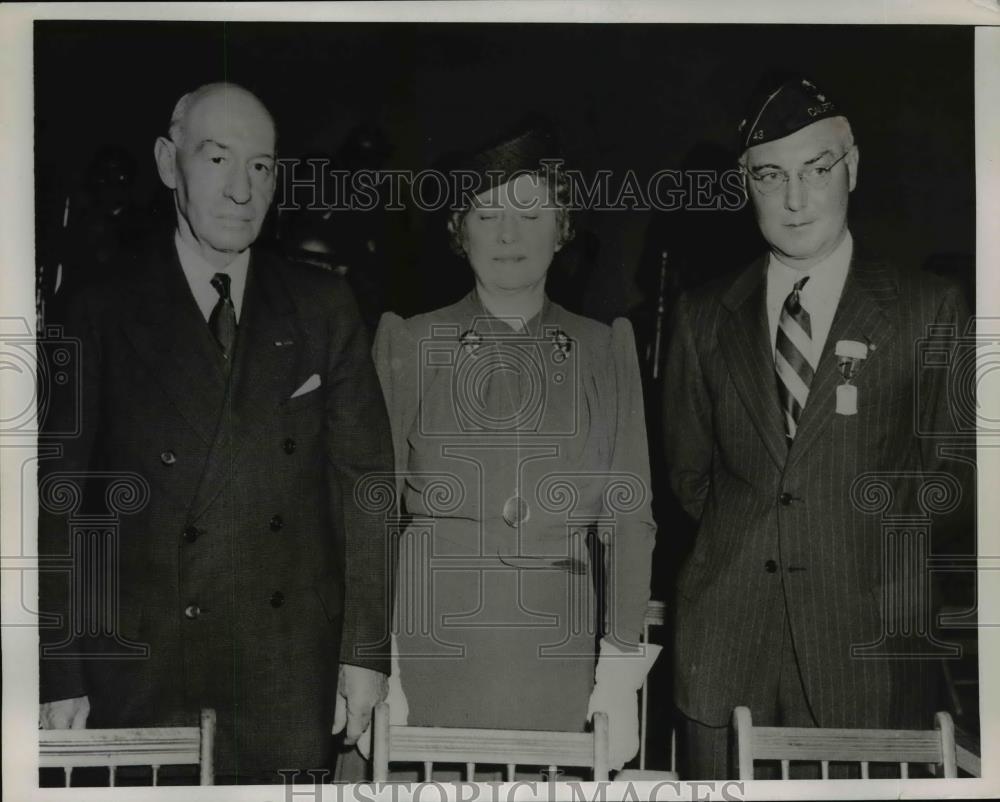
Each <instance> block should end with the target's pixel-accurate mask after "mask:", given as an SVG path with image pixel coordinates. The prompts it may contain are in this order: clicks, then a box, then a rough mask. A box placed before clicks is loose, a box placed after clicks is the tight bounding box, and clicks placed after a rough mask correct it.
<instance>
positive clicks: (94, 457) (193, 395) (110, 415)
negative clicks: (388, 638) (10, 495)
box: [39, 84, 392, 782]
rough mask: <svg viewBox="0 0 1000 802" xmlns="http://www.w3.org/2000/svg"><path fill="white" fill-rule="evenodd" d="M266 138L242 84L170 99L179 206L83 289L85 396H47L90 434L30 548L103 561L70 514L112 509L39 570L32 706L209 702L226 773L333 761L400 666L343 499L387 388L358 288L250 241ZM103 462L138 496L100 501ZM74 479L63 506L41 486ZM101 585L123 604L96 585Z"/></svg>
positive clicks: (265, 178) (270, 184)
mask: <svg viewBox="0 0 1000 802" xmlns="http://www.w3.org/2000/svg"><path fill="white" fill-rule="evenodd" d="M275 142H276V131H275V125H274V122H273V120H272V118H271V115H270V114H269V113H268V111H267V109H266V108H265V107H264V105H263V104H262V103H261V102H260V101H259V100H258V99H257V98H256V97H255V96H254V95H252V94H251V93H250V92H248V91H246V90H245V89H242V88H240V87H238V86H235V85H232V84H210V85H207V86H203V87H201V88H199V89H197V90H195V91H194V92H191V93H189V94H187V95H185V96H184V97H183V98H181V100H180V101H179V102H178V103H177V106H176V108H175V110H174V114H173V116H172V118H171V122H170V128H169V135H168V136H165V137H160V138H159V139H157V141H156V146H155V157H156V166H157V169H158V171H159V175H160V179H161V180H162V181H163V183H164V184H165V185H166V186H167V187H168V188H169V189H170V190H171V192H172V193H173V198H174V206H175V210H176V226H175V228H174V230H173V232H172V235H171V236H170V237H169V238H167V239H166V241H164V242H161V243H158V246H157V247H155V248H153V249H151V250H150V252H149V253H148V254H147V255H146V257H145V258H144V259H142V260H139V261H136V262H135V263H133V264H130V265H129V266H128V268H127V269H126V270H124V271H122V273H121V275H119V276H117V277H116V278H115V279H114V280H113V281H111V282H109V283H108V284H106V285H104V286H99V287H95V288H93V289H91V290H88V291H87V292H85V293H83V294H82V295H81V296H80V297H79V298H78V299H77V302H76V303H75V304H74V305H73V309H72V313H71V314H70V316H69V321H68V323H67V334H68V335H69V336H72V337H77V338H79V340H80V344H81V362H82V366H83V367H82V378H81V385H80V396H79V402H82V403H80V404H79V406H77V403H78V401H77V399H76V398H74V397H71V396H73V393H66V394H64V397H57V398H56V399H55V401H54V408H53V410H52V413H51V415H50V418H49V423H50V428H51V431H63V430H65V426H66V424H65V422H66V421H69V420H73V419H79V420H80V429H81V432H80V435H79V436H78V437H75V438H72V439H70V440H68V441H66V442H65V443H64V444H63V449H62V454H61V456H60V457H59V458H58V459H54V460H49V461H45V462H43V465H42V468H41V470H40V482H41V484H40V508H41V509H40V521H39V539H40V554H42V555H43V559H45V558H47V557H56V558H58V557H59V556H60V555H63V557H64V558H65V555H71V558H72V559H73V560H74V561H75V564H76V565H87V564H93V563H94V559H95V555H96V551H93V550H92V551H91V552H87V553H85V554H81V553H80V547H79V545H77V547H76V551H74V543H77V544H79V543H80V541H79V539H77V540H74V538H73V536H72V534H71V532H72V530H73V526H74V525H73V521H75V520H78V519H79V516H80V515H82V514H84V513H87V514H90V513H97V514H106V513H108V512H111V513H119V517H118V521H117V530H116V531H110V529H111V527H110V526H109V534H108V540H107V541H106V544H107V546H108V548H107V549H106V550H105V551H103V552H101V554H102V555H104V556H105V557H107V555H112V556H111V557H108V558H107V559H106V560H105V561H104V562H103V563H102V567H101V570H100V571H99V572H98V574H97V575H96V576H95V574H94V572H92V571H83V570H78V571H70V572H68V573H67V572H43V576H42V581H41V602H42V605H41V609H42V610H43V611H45V612H53V613H56V614H58V615H59V616H60V620H61V622H62V625H63V626H61V627H53V628H52V629H45V628H43V630H42V633H41V636H42V658H41V701H42V705H41V723H42V726H44V727H53V728H61V727H81V726H88V727H132V726H149V725H181V724H193V723H196V722H197V719H198V711H199V709H201V708H206V707H210V708H214V709H215V711H216V713H217V716H218V732H217V740H216V761H215V762H216V772H217V774H219V775H221V776H223V777H226V778H231V779H232V780H233V781H236V782H270V781H280V775H279V773H280V772H282V771H283V770H302V769H322V768H324V767H326V766H328V765H330V762H331V754H330V748H331V741H332V739H331V737H330V736H331V729H334V730H338V731H339V730H340V729H343V728H344V727H345V725H346V742H347V743H353V742H354V741H355V740H356V739H357V737H358V736H359V735H360V734H361V732H362V731H363V730H364V729H365V728H366V727H367V725H368V721H369V719H370V716H371V710H372V707H373V705H374V704H375V703H376V701H378V700H379V699H380V698H383V697H384V689H385V674H386V673H388V668H389V666H388V659H387V657H386V658H383V657H381V656H379V654H378V649H377V648H376V649H367V650H366V649H365V648H364V647H365V646H366V645H367V646H373V645H377V644H378V643H379V642H380V641H382V640H383V639H384V638H385V633H386V620H387V615H386V610H387V609H388V598H387V576H386V570H385V564H386V534H385V531H384V526H383V524H382V521H381V520H380V519H379V518H377V517H376V516H374V515H372V514H369V513H367V512H365V511H364V510H362V509H360V508H359V507H358V505H357V503H356V501H355V487H356V485H357V484H358V482H359V480H360V479H361V478H362V477H364V476H365V475H366V474H369V473H372V472H375V473H379V472H388V471H390V470H391V465H392V452H391V443H390V440H389V435H388V432H389V426H388V420H387V418H386V412H385V406H384V402H383V400H382V396H381V393H380V390H379V387H378V381H377V379H376V376H375V371H374V367H373V365H372V362H371V358H370V344H369V341H368V338H367V335H366V330H365V327H364V325H363V324H362V321H361V318H360V316H359V314H358V311H357V307H356V305H355V303H354V300H353V298H352V297H351V295H350V292H349V290H348V289H347V286H346V285H345V284H344V283H343V282H342V281H341V280H340V279H338V278H336V277H335V276H332V275H330V274H328V273H325V272H323V271H319V270H313V269H310V268H309V267H307V266H295V265H291V264H286V263H284V262H283V261H281V260H279V259H277V258H276V257H274V256H272V255H269V254H268V253H266V252H264V251H263V250H262V249H259V248H257V247H253V243H254V242H255V241H256V240H257V238H258V236H259V234H260V231H261V227H262V225H263V222H264V219H265V217H266V216H267V212H268V209H269V207H270V205H271V201H272V198H273V196H274V189H275ZM74 389H75V388H74ZM60 427H62V428H60ZM83 476H86V477H87V478H86V479H83V478H81V477H83ZM109 477H110V478H109ZM114 477H120V478H121V479H122V481H124V482H125V483H126V484H127V485H129V486H130V487H131V488H132V489H133V493H134V496H133V500H134V502H135V503H133V504H132V505H131V506H130V507H129V509H128V511H127V513H126V512H125V511H123V509H122V507H121V505H119V507H118V508H117V509H108V505H109V504H111V503H113V501H114V498H118V499H120V497H119V496H115V497H114V498H113V496H114V494H112V493H108V492H106V491H107V488H108V484H107V483H108V481H115V480H114ZM65 482H70V483H76V484H77V485H78V486H79V487H80V489H81V494H80V499H81V501H80V503H79V504H78V505H76V506H74V507H73V508H72V509H67V508H66V505H62V506H60V505H58V504H57V503H54V502H53V498H54V497H55V496H58V493H56V492H55V491H54V490H53V488H56V487H58V486H60V483H65ZM71 506H72V505H71ZM95 582H100V583H101V584H99V585H96V584H94V583H95ZM102 593H103V594H107V597H108V598H111V599H114V598H117V600H118V604H117V609H116V610H111V611H109V610H104V609H102V608H101V606H100V605H98V604H89V603H88V601H87V600H88V599H95V598H97V597H98V595H100V594H102ZM71 599H72V600H76V604H71V603H70V600H71ZM81 599H82V600H83V601H82V603H81V602H80V600H81Z"/></svg>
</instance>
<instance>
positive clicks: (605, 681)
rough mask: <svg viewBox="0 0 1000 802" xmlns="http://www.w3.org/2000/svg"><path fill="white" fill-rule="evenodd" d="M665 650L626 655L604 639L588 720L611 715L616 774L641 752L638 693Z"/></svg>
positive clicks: (645, 647)
mask: <svg viewBox="0 0 1000 802" xmlns="http://www.w3.org/2000/svg"><path fill="white" fill-rule="evenodd" d="M661 649H662V647H660V646H656V645H655V644H649V643H647V644H643V645H642V646H640V647H639V650H638V651H635V652H623V651H621V650H620V649H618V648H617V647H616V646H614V645H613V644H612V643H611V642H610V641H609V640H608V639H607V638H602V639H601V653H600V656H599V657H598V658H597V670H596V672H595V674H594V690H593V692H592V693H591V694H590V704H589V705H588V706H587V720H588V721H591V720H593V717H594V713H607V715H608V743H609V750H610V753H611V754H610V755H609V767H610V768H611V770H612V771H618V770H619V769H621V768H622V766H624V765H625V764H626V763H628V761H630V760H631V759H632V758H633V757H635V755H636V753H637V752H638V751H639V699H638V691H639V689H640V688H641V687H642V683H643V681H644V680H645V679H646V674H648V673H649V669H650V668H652V666H653V663H655V662H656V658H657V657H658V656H659V654H660V651H661Z"/></svg>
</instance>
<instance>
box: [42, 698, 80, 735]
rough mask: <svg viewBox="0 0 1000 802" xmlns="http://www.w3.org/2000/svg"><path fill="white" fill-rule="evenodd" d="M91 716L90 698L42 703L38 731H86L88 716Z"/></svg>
mask: <svg viewBox="0 0 1000 802" xmlns="http://www.w3.org/2000/svg"><path fill="white" fill-rule="evenodd" d="M89 715H90V697H89V696H75V697H73V698H72V699H57V700H56V701H54V702H42V703H41V705H40V706H39V708H38V729H40V730H82V729H86V727H87V716H89Z"/></svg>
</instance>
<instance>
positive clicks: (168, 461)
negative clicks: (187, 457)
mask: <svg viewBox="0 0 1000 802" xmlns="http://www.w3.org/2000/svg"><path fill="white" fill-rule="evenodd" d="M160 462H162V463H163V464H164V465H173V464H174V463H175V462H177V455H176V454H175V453H174V452H173V451H161V452H160Z"/></svg>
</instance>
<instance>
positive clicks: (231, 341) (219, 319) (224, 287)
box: [208, 273, 236, 363]
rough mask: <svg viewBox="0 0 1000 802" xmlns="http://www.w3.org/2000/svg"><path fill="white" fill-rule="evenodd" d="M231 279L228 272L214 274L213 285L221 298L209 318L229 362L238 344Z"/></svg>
mask: <svg viewBox="0 0 1000 802" xmlns="http://www.w3.org/2000/svg"><path fill="white" fill-rule="evenodd" d="M230 281H231V279H230V278H229V275H228V274H226V273H216V274H215V275H214V276H212V286H213V287H215V291H216V292H217V293H219V300H218V302H217V303H216V304H215V308H214V309H213V310H212V314H211V315H210V316H209V318H208V327H209V328H210V329H211V330H212V334H213V335H214V336H215V339H216V340H217V341H218V343H219V347H220V348H221V349H222V355H223V356H224V357H225V358H226V362H227V363H228V362H229V359H230V357H232V355H233V346H234V345H235V344H236V307H234V306H233V299H232V297H231V296H230V295H229V282H230Z"/></svg>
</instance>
